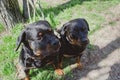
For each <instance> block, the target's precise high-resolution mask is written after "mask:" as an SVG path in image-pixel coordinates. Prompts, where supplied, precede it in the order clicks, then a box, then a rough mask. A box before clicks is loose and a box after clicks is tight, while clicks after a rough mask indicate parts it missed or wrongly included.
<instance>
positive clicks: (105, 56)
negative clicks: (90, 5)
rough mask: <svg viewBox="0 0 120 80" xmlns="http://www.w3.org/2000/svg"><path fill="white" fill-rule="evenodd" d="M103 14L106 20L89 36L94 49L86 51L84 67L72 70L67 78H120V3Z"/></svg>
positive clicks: (101, 79) (110, 79) (102, 79)
mask: <svg viewBox="0 0 120 80" xmlns="http://www.w3.org/2000/svg"><path fill="white" fill-rule="evenodd" d="M101 15H103V16H104V17H105V19H106V22H105V23H103V24H102V26H103V28H102V29H100V30H99V31H96V32H95V33H94V34H93V35H91V36H89V39H90V42H91V43H90V44H91V45H92V47H93V49H89V48H88V49H86V51H85V52H84V55H83V56H82V58H81V61H82V63H83V66H84V67H83V69H81V70H78V69H74V70H72V74H73V76H72V77H70V76H66V78H65V80H120V5H117V6H116V7H112V8H110V9H109V10H106V12H104V13H102V14H101ZM111 23H114V24H111Z"/></svg>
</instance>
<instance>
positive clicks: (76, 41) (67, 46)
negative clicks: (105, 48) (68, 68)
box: [57, 18, 89, 75]
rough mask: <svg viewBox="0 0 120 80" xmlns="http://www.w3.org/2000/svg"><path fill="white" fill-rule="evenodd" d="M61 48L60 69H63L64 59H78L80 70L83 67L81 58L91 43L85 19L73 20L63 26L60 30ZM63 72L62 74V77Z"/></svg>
mask: <svg viewBox="0 0 120 80" xmlns="http://www.w3.org/2000/svg"><path fill="white" fill-rule="evenodd" d="M57 31H58V33H59V34H60V42H61V47H60V49H59V53H60V54H59V64H58V66H59V68H60V69H61V68H62V61H63V57H64V56H65V57H76V63H77V64H78V68H81V67H82V64H81V62H80V58H81V56H82V52H83V51H84V50H85V48H86V46H87V44H88V43H89V39H88V31H89V25H88V22H87V21H86V20H85V19H84V18H78V19H74V20H71V21H69V22H67V23H65V24H64V25H63V27H62V28H61V29H60V30H57ZM62 73H63V72H61V75H62Z"/></svg>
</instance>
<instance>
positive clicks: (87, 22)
mask: <svg viewBox="0 0 120 80" xmlns="http://www.w3.org/2000/svg"><path fill="white" fill-rule="evenodd" d="M83 20H84V22H85V23H86V24H87V28H88V31H90V29H89V24H88V22H87V21H86V20H85V19H83Z"/></svg>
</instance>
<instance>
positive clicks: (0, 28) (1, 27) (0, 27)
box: [0, 24, 5, 33]
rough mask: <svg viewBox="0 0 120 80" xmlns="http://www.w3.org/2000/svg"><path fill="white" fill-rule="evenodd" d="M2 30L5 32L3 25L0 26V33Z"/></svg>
mask: <svg viewBox="0 0 120 80" xmlns="http://www.w3.org/2000/svg"><path fill="white" fill-rule="evenodd" d="M4 30H5V29H4V27H3V25H2V24H0V33H1V32H2V31H4Z"/></svg>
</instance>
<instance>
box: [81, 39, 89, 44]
mask: <svg viewBox="0 0 120 80" xmlns="http://www.w3.org/2000/svg"><path fill="white" fill-rule="evenodd" d="M81 41H82V43H83V44H88V42H89V41H88V39H87V38H83V39H82V40H81Z"/></svg>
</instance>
